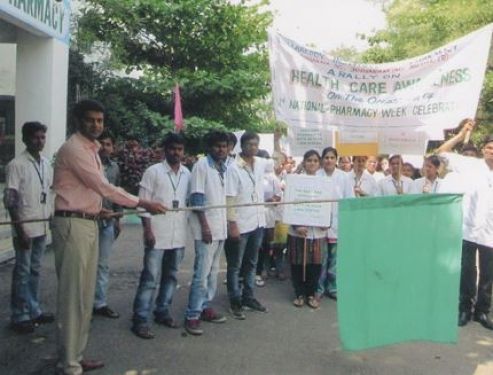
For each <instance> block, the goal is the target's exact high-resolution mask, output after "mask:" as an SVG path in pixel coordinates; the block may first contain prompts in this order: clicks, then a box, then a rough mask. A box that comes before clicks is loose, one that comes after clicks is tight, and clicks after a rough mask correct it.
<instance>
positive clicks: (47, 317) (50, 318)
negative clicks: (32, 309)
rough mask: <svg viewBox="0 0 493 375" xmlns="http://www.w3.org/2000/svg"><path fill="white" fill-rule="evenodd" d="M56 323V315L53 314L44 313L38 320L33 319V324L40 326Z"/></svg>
mask: <svg viewBox="0 0 493 375" xmlns="http://www.w3.org/2000/svg"><path fill="white" fill-rule="evenodd" d="M54 321H55V315H53V314H52V313H42V314H41V315H39V316H38V317H37V318H34V319H33V324H34V325H35V326H39V325H41V324H49V323H53V322H54Z"/></svg>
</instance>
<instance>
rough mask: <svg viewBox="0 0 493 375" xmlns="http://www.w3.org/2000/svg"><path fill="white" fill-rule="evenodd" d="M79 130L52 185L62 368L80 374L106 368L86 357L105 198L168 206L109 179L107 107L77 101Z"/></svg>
mask: <svg viewBox="0 0 493 375" xmlns="http://www.w3.org/2000/svg"><path fill="white" fill-rule="evenodd" d="M73 117H74V120H75V123H76V126H77V132H76V133H75V134H73V135H72V136H71V137H70V138H69V139H68V140H67V141H66V142H65V143H64V144H63V145H62V147H61V148H60V150H59V151H58V153H57V156H56V163H55V174H54V180H53V189H54V191H55V193H56V198H55V217H54V219H53V247H54V251H55V263H56V264H55V265H56V272H57V277H58V293H57V318H58V319H57V329H58V332H57V333H58V337H57V339H58V341H57V350H58V363H57V370H58V371H59V372H60V373H63V374H70V375H78V374H82V372H86V371H90V370H94V369H97V368H101V367H103V366H104V364H103V362H101V361H90V360H84V359H83V358H82V352H83V351H84V349H85V347H86V344H87V339H88V336H89V327H90V323H91V315H92V306H93V301H94V290H95V283H96V271H97V262H98V221H97V220H98V219H99V218H101V217H103V216H104V215H108V212H103V211H102V210H101V207H102V200H103V197H104V198H106V199H108V200H110V201H112V202H114V203H117V204H119V205H121V206H127V207H137V206H139V207H142V208H144V209H145V210H147V211H149V212H151V213H154V214H156V213H164V212H165V211H166V207H165V206H163V205H162V204H161V203H158V202H150V201H147V200H143V199H139V198H138V197H136V196H134V195H131V194H128V193H127V192H125V191H124V190H123V189H121V188H118V187H116V186H114V185H112V184H110V183H109V182H108V180H107V179H106V177H104V170H103V166H102V164H101V160H100V158H99V155H98V150H99V147H100V146H99V143H98V142H97V138H98V137H99V136H100V135H101V133H102V132H103V129H104V108H103V106H102V105H101V104H100V103H98V102H96V101H93V100H83V101H81V102H79V103H77V104H76V106H75V107H74V110H73Z"/></svg>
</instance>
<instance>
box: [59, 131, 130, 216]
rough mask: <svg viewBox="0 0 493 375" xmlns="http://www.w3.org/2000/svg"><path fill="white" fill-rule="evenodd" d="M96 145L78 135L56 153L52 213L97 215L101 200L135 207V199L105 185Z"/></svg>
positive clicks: (105, 180)
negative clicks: (70, 212)
mask: <svg viewBox="0 0 493 375" xmlns="http://www.w3.org/2000/svg"><path fill="white" fill-rule="evenodd" d="M99 147H100V146H99V143H98V142H97V141H94V142H93V141H91V140H89V139H88V138H86V137H84V136H83V135H82V134H80V133H75V134H74V135H72V136H71V137H70V138H69V139H68V140H67V141H66V142H65V143H64V144H63V145H62V147H60V150H58V153H57V155H56V163H55V174H54V178H53V190H54V191H55V193H56V198H55V210H64V211H77V212H83V213H87V214H98V213H99V211H100V210H101V207H102V201H103V197H104V198H106V199H108V200H110V201H112V202H114V203H116V204H119V205H121V206H126V207H136V206H137V204H138V202H139V198H138V197H136V196H134V195H131V194H129V193H127V192H126V191H125V190H123V189H122V188H119V187H116V186H114V185H112V184H110V183H109V182H108V180H107V179H106V177H105V176H104V169H103V166H102V164H101V160H100V159H99V154H98V150H99Z"/></svg>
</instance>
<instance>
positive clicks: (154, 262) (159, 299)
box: [132, 247, 185, 325]
mask: <svg viewBox="0 0 493 375" xmlns="http://www.w3.org/2000/svg"><path fill="white" fill-rule="evenodd" d="M184 253H185V248H183V247H180V248H177V249H169V250H163V249H150V248H146V249H145V254H144V268H143V270H142V272H141V274H140V280H139V287H138V288H137V293H136V295H135V299H134V307H133V308H134V315H133V318H132V321H133V323H134V325H147V324H149V320H150V312H151V305H152V301H153V298H154V295H155V294H156V289H157V287H158V283H159V291H158V293H157V296H156V307H155V309H154V316H155V317H156V318H167V317H170V316H171V315H170V311H169V310H170V306H171V302H172V301H173V294H174V293H175V290H176V284H177V279H176V275H177V273H178V267H179V266H180V263H181V261H182V260H183V255H184ZM160 275H161V278H160V279H159V276H160Z"/></svg>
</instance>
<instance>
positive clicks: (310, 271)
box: [291, 264, 322, 297]
mask: <svg viewBox="0 0 493 375" xmlns="http://www.w3.org/2000/svg"><path fill="white" fill-rule="evenodd" d="M321 272H322V265H321V264H307V265H306V270H305V281H303V265H301V264H292V265H291V281H292V282H293V287H294V293H295V295H296V297H300V296H304V297H311V296H314V295H315V292H316V291H317V286H318V279H319V278H320V273H321Z"/></svg>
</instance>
